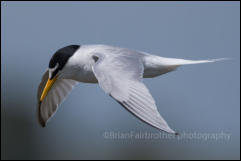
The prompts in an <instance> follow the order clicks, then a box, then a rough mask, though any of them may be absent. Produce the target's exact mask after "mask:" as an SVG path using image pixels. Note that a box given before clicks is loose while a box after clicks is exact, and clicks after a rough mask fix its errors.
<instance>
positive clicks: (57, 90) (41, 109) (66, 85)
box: [37, 71, 77, 127]
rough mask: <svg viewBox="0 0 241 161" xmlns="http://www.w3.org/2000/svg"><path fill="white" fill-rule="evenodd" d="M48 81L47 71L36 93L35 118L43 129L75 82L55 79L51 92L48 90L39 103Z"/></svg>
mask: <svg viewBox="0 0 241 161" xmlns="http://www.w3.org/2000/svg"><path fill="white" fill-rule="evenodd" d="M47 80H48V71H46V72H45V73H44V75H43V77H42V80H41V82H40V84H39V87H38V93H37V101H38V105H37V116H38V121H39V123H40V125H41V126H43V127H45V125H46V123H47V121H48V120H49V119H50V118H51V117H52V116H53V115H54V114H55V112H56V110H57V108H58V106H59V105H60V104H61V102H63V100H64V98H65V97H66V96H67V95H68V94H69V93H70V91H71V90H72V88H73V87H74V86H75V85H76V84H77V81H74V80H70V79H57V80H56V82H55V83H54V85H53V86H52V88H51V90H49V92H48V94H47V96H46V97H45V99H44V100H43V101H42V102H40V101H39V100H40V97H41V94H42V91H43V89H44V87H45V84H46V82H47Z"/></svg>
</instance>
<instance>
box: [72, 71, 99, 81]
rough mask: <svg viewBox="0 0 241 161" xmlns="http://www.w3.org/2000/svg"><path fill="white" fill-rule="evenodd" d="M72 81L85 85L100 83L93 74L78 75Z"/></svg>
mask: <svg viewBox="0 0 241 161" xmlns="http://www.w3.org/2000/svg"><path fill="white" fill-rule="evenodd" d="M72 79H74V80H76V81H79V82H84V83H98V80H97V79H96V77H95V75H94V73H93V72H83V73H82V72H81V73H77V74H75V75H74V77H73V78H72Z"/></svg>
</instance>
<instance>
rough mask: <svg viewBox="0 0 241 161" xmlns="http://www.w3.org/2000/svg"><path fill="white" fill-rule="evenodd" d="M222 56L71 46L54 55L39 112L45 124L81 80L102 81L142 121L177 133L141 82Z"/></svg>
mask: <svg viewBox="0 0 241 161" xmlns="http://www.w3.org/2000/svg"><path fill="white" fill-rule="evenodd" d="M218 60H223V59H212V60H184V59H176V58H165V57H160V56H155V55H151V54H149V53H146V52H141V51H135V50H130V49H126V48H119V47H113V46H108V45H69V46H66V47H64V48H61V49H59V50H58V51H56V53H55V54H54V55H53V56H52V58H51V59H50V62H49V66H48V69H47V70H46V72H45V73H44V74H43V76H42V80H41V82H40V84H39V87H38V93H37V101H38V104H37V115H38V121H39V123H40V125H41V126H42V127H45V126H46V123H47V121H48V120H49V119H50V118H51V117H52V116H53V115H54V114H55V112H56V110H57V108H58V106H59V105H60V103H61V102H62V101H63V100H64V98H65V97H66V96H67V95H68V93H70V91H71V90H72V89H73V87H74V86H75V85H76V84H78V82H85V83H99V86H100V87H101V88H102V89H103V91H104V92H105V93H107V94H108V95H109V96H111V97H112V98H113V99H114V100H116V101H117V102H118V103H120V104H121V105H122V106H123V107H124V108H125V109H126V110H127V111H129V112H130V113H132V114H133V115H134V116H136V117H137V118H139V119H140V120H142V121H143V122H145V123H147V124H149V125H151V126H153V127H155V128H157V129H159V130H162V131H165V132H167V133H173V134H177V133H176V132H175V131H174V130H172V129H171V128H170V127H169V126H168V124H167V122H166V121H165V120H164V118H163V117H162V116H161V115H160V114H159V112H158V109H157V106H156V103H155V101H154V99H153V97H152V96H151V94H150V92H149V90H148V89H147V87H146V86H145V85H144V83H143V82H142V79H143V78H152V77H157V76H159V75H162V74H165V73H167V72H170V71H173V70H175V69H176V68H177V67H180V66H182V65H187V64H198V63H210V62H215V61H218Z"/></svg>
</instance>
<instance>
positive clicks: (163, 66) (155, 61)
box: [144, 56, 229, 78]
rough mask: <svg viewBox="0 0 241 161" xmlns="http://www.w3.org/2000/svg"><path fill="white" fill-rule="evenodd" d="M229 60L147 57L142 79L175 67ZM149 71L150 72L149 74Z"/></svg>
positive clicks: (169, 70)
mask: <svg viewBox="0 0 241 161" xmlns="http://www.w3.org/2000/svg"><path fill="white" fill-rule="evenodd" d="M228 59H229V58H219V59H209V60H186V59H177V58H165V57H159V56H147V57H145V59H144V65H145V69H146V72H145V73H144V77H146V78H148V77H155V76H158V75H162V74H165V73H168V72H171V71H173V70H175V69H176V68H177V67H179V66H182V65H188V64H200V63H212V62H217V61H221V60H228ZM149 71H150V72H149Z"/></svg>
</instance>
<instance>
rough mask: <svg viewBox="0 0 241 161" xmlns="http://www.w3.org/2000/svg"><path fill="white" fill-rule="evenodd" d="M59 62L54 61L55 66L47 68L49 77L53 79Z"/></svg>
mask: <svg viewBox="0 0 241 161" xmlns="http://www.w3.org/2000/svg"><path fill="white" fill-rule="evenodd" d="M58 67H59V63H56V65H55V67H53V68H49V79H53V78H54V77H55V75H56V74H57V73H58V71H59V68H58Z"/></svg>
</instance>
